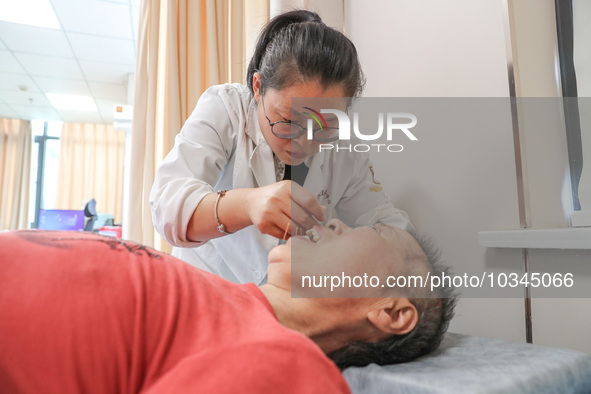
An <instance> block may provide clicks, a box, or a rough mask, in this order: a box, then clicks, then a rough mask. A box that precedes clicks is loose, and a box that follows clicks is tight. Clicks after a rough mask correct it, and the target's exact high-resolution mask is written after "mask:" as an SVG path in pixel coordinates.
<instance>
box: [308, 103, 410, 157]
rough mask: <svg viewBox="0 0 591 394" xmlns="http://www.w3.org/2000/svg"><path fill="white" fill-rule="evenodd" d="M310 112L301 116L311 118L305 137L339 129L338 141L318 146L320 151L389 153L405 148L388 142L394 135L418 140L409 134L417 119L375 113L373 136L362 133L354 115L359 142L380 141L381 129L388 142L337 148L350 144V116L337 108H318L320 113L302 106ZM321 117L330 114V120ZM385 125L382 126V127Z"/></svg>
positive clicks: (356, 115)
mask: <svg viewBox="0 0 591 394" xmlns="http://www.w3.org/2000/svg"><path fill="white" fill-rule="evenodd" d="M304 109H306V110H308V111H310V112H304V114H306V115H308V116H310V118H311V119H308V123H307V138H308V140H312V139H313V138H314V134H315V133H318V132H321V133H327V132H330V131H332V132H333V133H334V134H335V139H337V137H336V133H337V130H338V139H337V141H335V143H321V144H320V145H319V151H320V152H322V151H323V150H331V149H334V150H335V151H336V152H339V151H348V152H369V151H370V150H375V151H377V152H380V151H388V152H402V150H403V149H404V147H403V146H402V145H401V144H394V143H389V142H391V141H392V140H393V138H394V137H395V136H400V135H401V133H402V135H404V136H406V137H407V138H408V139H409V140H411V141H418V138H417V137H415V135H414V134H413V133H412V132H411V131H410V129H412V128H413V127H414V126H416V124H417V117H416V116H415V115H413V114H410V113H407V112H387V113H384V112H380V113H378V130H377V131H376V132H374V133H371V134H367V133H363V132H361V130H360V127H359V113H357V112H354V113H353V134H354V135H355V137H357V139H358V140H360V141H378V140H380V139H383V135H384V129H385V134H386V141H388V143H387V144H386V143H375V142H374V143H371V144H370V143H359V144H346V145H339V144H338V143H336V142H339V141H351V120H350V119H349V115H347V114H346V113H345V112H343V111H341V110H338V109H321V110H320V112H318V111H316V110H314V109H312V108H310V107H304ZM322 114H333V115H334V117H331V118H332V120H330V121H328V122H327V121H326V119H325V117H324V116H322ZM384 123H385V127H384Z"/></svg>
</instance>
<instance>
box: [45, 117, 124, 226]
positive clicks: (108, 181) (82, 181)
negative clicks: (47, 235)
mask: <svg viewBox="0 0 591 394" xmlns="http://www.w3.org/2000/svg"><path fill="white" fill-rule="evenodd" d="M124 153H125V133H124V132H121V131H116V130H115V129H114V128H113V126H111V125H104V124H80V123H64V126H63V129H62V135H61V137H60V157H59V174H58V182H59V183H58V184H59V185H62V186H66V185H67V187H60V188H58V192H57V200H56V201H57V202H56V208H57V209H82V208H83V207H84V204H85V203H86V202H87V201H88V200H90V199H91V198H95V199H96V210H97V212H105V213H111V214H113V215H114V216H115V223H121V219H122V210H123V157H124Z"/></svg>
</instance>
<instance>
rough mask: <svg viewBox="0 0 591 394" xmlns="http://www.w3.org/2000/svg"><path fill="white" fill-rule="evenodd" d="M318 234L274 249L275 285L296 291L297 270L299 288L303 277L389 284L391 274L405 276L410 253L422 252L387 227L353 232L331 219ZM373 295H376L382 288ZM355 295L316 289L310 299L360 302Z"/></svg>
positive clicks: (271, 273) (399, 232) (401, 232)
mask: <svg viewBox="0 0 591 394" xmlns="http://www.w3.org/2000/svg"><path fill="white" fill-rule="evenodd" d="M313 230H314V231H313V232H314V233H313V234H312V235H311V236H292V237H291V238H290V240H289V241H288V242H287V244H285V245H281V246H278V247H276V248H274V249H273V250H271V252H270V253H269V268H268V283H269V284H272V285H275V286H278V287H281V288H283V289H286V290H292V286H291V285H292V283H291V276H292V271H293V275H294V286H297V285H298V284H299V283H300V278H301V276H302V275H308V276H316V277H317V278H319V277H324V276H326V275H339V276H341V275H342V273H345V274H346V275H348V276H363V275H364V274H367V276H368V277H371V276H378V277H380V278H382V280H384V278H386V277H387V276H388V275H401V274H403V273H405V260H406V259H405V257H406V256H407V254H408V253H409V250H410V251H412V249H413V248H417V247H418V244H417V243H416V241H415V239H414V238H413V237H412V236H411V235H410V234H409V233H407V232H406V231H404V230H401V229H398V228H395V227H391V226H388V225H383V224H377V225H375V226H362V227H357V228H355V229H353V228H350V227H348V226H346V225H345V224H344V223H342V222H341V221H339V220H331V221H329V222H328V223H327V224H326V226H319V225H318V226H314V229H313ZM310 238H312V239H310ZM419 249H420V248H419ZM380 288H381V287H380ZM358 289H359V288H358ZM293 290H294V292H295V291H296V289H295V288H294V289H293ZM359 290H362V289H359ZM378 290H379V289H378ZM319 291H320V292H319ZM372 291H373V292H374V294H375V293H376V289H374V290H372ZM351 294H352V293H351V289H350V288H349V289H345V288H342V289H337V291H330V284H329V286H328V288H326V287H323V288H320V289H319V288H316V289H315V292H314V293H310V295H304V296H309V297H335V298H338V297H360V295H354V294H353V295H351ZM357 294H361V293H359V292H358V293H357ZM363 296H364V297H365V296H367V295H363ZM376 296H377V295H376Z"/></svg>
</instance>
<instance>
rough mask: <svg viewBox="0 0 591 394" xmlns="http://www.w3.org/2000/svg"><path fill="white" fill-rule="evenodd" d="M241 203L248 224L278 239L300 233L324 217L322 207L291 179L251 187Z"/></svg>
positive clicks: (324, 208)
mask: <svg viewBox="0 0 591 394" xmlns="http://www.w3.org/2000/svg"><path fill="white" fill-rule="evenodd" d="M245 202H246V207H247V210H248V216H249V217H250V220H251V221H252V224H253V225H254V226H256V228H258V229H259V231H260V232H262V233H263V234H269V235H272V236H273V237H275V238H280V239H281V238H283V237H284V235H285V237H286V238H288V236H291V235H292V234H293V235H297V234H303V233H304V232H305V231H306V230H307V229H310V228H311V227H312V226H313V225H315V224H318V222H319V221H320V222H323V221H324V220H325V217H326V207H323V206H322V205H320V203H319V202H318V200H317V199H316V197H315V196H314V195H313V194H312V193H310V192H309V191H308V190H306V189H304V188H303V187H302V186H300V185H298V184H297V183H295V182H292V181H281V182H277V183H274V184H271V185H267V186H263V187H259V188H256V189H251V191H250V193H249V196H248V197H247V198H246V201H245Z"/></svg>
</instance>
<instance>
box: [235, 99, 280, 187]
mask: <svg viewBox="0 0 591 394" xmlns="http://www.w3.org/2000/svg"><path fill="white" fill-rule="evenodd" d="M236 154H237V156H241V157H237V163H248V167H247V166H244V165H242V166H241V165H238V166H236V167H235V168H234V176H233V181H234V186H235V187H237V188H239V187H243V188H249V187H260V186H266V185H270V184H272V183H275V182H276V178H275V165H274V163H273V151H272V150H271V147H270V146H269V145H268V144H267V141H266V140H265V137H263V133H262V132H261V129H260V126H259V121H258V112H257V104H256V101H255V100H254V98H252V99H251V102H250V105H249V106H248V113H247V116H246V124H245V125H244V130H242V132H240V133H239V135H238V146H237V147H236Z"/></svg>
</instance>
